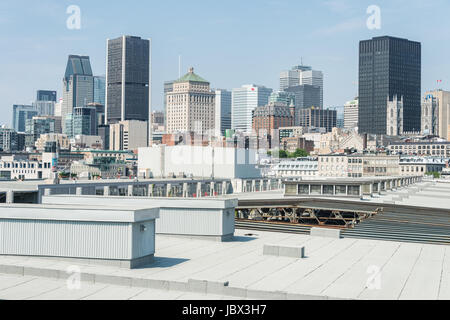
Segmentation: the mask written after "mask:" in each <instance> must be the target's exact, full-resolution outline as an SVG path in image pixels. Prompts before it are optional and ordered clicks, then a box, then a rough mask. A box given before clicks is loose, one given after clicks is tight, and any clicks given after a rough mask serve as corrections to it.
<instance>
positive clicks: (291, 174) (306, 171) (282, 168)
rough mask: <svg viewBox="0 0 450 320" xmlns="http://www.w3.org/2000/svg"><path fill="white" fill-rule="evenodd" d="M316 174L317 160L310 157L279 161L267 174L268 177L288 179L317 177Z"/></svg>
mask: <svg viewBox="0 0 450 320" xmlns="http://www.w3.org/2000/svg"><path fill="white" fill-rule="evenodd" d="M317 174H318V161H317V158H311V157H305V158H297V159H292V160H283V161H280V162H279V163H277V164H276V165H274V166H273V167H272V169H271V170H270V172H269V176H274V177H277V178H289V179H304V178H311V177H317Z"/></svg>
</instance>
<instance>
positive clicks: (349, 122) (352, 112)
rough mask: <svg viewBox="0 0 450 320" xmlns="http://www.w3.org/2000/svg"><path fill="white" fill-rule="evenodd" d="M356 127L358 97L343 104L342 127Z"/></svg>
mask: <svg viewBox="0 0 450 320" xmlns="http://www.w3.org/2000/svg"><path fill="white" fill-rule="evenodd" d="M357 127H358V98H355V100H352V101H348V102H347V103H346V104H345V105H344V128H346V129H354V128H357Z"/></svg>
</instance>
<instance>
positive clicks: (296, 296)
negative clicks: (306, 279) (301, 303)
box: [286, 293, 327, 300]
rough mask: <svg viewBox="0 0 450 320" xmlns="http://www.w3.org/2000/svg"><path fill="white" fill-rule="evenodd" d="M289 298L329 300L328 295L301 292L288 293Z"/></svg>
mask: <svg viewBox="0 0 450 320" xmlns="http://www.w3.org/2000/svg"><path fill="white" fill-rule="evenodd" d="M286 299H287V300H327V297H326V296H312V295H306V294H300V293H288V294H287V297H286Z"/></svg>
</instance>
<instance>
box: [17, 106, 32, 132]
mask: <svg viewBox="0 0 450 320" xmlns="http://www.w3.org/2000/svg"><path fill="white" fill-rule="evenodd" d="M37 115H38V111H37V110H36V108H35V107H34V106H27V105H17V104H15V105H13V119H12V127H13V129H14V130H16V131H17V132H25V126H26V121H27V120H28V119H32V118H33V117H34V116H37Z"/></svg>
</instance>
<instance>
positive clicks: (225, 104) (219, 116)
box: [214, 89, 231, 136]
mask: <svg viewBox="0 0 450 320" xmlns="http://www.w3.org/2000/svg"><path fill="white" fill-rule="evenodd" d="M214 127H215V130H216V136H224V135H225V131H226V130H227V129H231V91H227V90H224V89H216V110H215V125H214Z"/></svg>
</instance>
